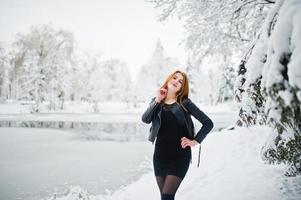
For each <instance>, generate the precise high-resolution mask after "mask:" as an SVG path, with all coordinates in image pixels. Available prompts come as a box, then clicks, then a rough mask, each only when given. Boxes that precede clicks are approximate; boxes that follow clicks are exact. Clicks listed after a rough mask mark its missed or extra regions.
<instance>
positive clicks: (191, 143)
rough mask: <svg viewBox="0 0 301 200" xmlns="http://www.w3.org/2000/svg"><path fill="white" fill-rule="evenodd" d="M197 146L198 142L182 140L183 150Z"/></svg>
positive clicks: (184, 138)
mask: <svg viewBox="0 0 301 200" xmlns="http://www.w3.org/2000/svg"><path fill="white" fill-rule="evenodd" d="M197 144H198V142H197V141H195V140H190V139H188V138H186V137H182V138H181V146H182V148H183V149H184V148H186V147H187V146H191V147H194V146H195V145H197Z"/></svg>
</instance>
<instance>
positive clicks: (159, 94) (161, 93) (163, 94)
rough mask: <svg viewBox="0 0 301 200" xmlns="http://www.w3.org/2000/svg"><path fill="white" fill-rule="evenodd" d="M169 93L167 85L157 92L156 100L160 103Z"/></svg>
mask: <svg viewBox="0 0 301 200" xmlns="http://www.w3.org/2000/svg"><path fill="white" fill-rule="evenodd" d="M166 95H167V87H165V88H163V87H162V88H160V89H159V90H158V92H157V96H156V99H155V101H156V102H158V103H160V102H161V101H162V100H163V99H164V98H165V97H166Z"/></svg>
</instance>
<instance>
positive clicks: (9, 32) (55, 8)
mask: <svg viewBox="0 0 301 200" xmlns="http://www.w3.org/2000/svg"><path fill="white" fill-rule="evenodd" d="M158 13H159V11H158V10H155V9H154V8H153V4H150V3H147V2H145V0H130V1H125V0H0V41H6V42H8V43H9V42H11V41H12V40H14V38H15V35H16V33H27V32H28V31H29V27H30V26H31V25H35V24H52V25H53V26H54V28H63V29H65V30H68V31H71V32H73V33H74V36H75V39H76V41H77V42H78V47H79V50H80V51H81V52H84V51H88V52H91V53H101V54H103V56H104V57H105V58H111V57H113V58H120V59H122V60H124V61H125V62H126V63H127V64H128V66H129V67H130V69H131V72H132V74H133V75H135V73H136V72H137V70H138V69H139V67H141V65H142V64H144V63H145V62H146V61H147V60H148V59H149V56H150V54H151V52H152V50H153V49H154V47H155V43H156V41H157V39H158V38H160V40H161V42H162V44H163V46H164V48H165V50H166V54H167V55H168V56H173V57H176V58H178V60H179V61H181V62H183V63H185V62H184V61H185V60H186V54H185V52H184V47H183V45H181V46H179V43H180V42H181V40H182V39H183V28H182V26H181V24H180V22H178V21H177V20H176V19H175V18H174V19H172V20H169V21H167V22H164V23H162V22H157V19H156V16H157V15H158Z"/></svg>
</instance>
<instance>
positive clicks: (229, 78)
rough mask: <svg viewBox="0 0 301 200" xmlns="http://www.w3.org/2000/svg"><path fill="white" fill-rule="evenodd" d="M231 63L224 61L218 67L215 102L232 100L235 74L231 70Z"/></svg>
mask: <svg viewBox="0 0 301 200" xmlns="http://www.w3.org/2000/svg"><path fill="white" fill-rule="evenodd" d="M231 64H232V63H229V62H226V58H225V57H224V61H223V62H222V64H221V65H220V68H221V69H220V71H221V76H220V78H219V80H218V87H217V93H218V94H217V102H218V103H219V102H225V101H230V100H233V94H234V82H235V78H236V77H235V72H234V69H233V68H232V65H231Z"/></svg>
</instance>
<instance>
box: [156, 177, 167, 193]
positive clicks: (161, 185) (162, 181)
mask: <svg viewBox="0 0 301 200" xmlns="http://www.w3.org/2000/svg"><path fill="white" fill-rule="evenodd" d="M165 178H166V176H156V181H157V184H158V187H159V189H160V193H161V194H162V189H163V185H164V181H165Z"/></svg>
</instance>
